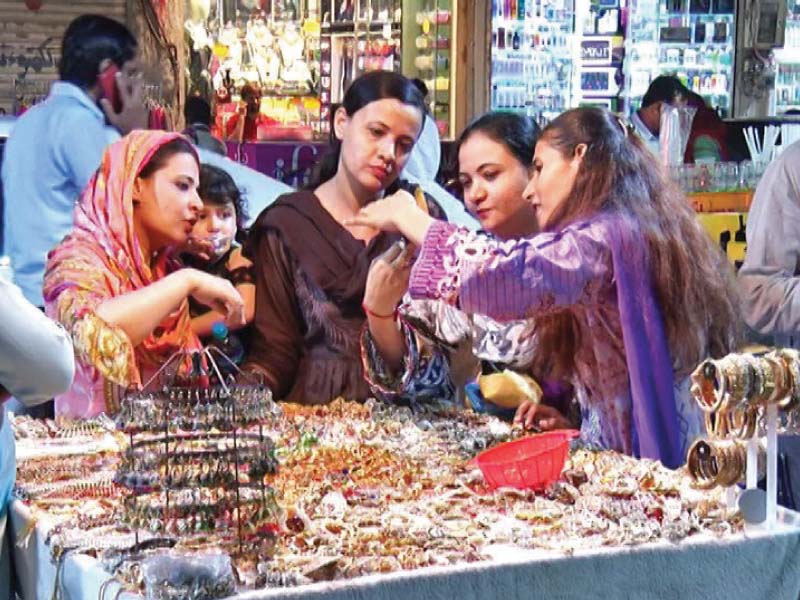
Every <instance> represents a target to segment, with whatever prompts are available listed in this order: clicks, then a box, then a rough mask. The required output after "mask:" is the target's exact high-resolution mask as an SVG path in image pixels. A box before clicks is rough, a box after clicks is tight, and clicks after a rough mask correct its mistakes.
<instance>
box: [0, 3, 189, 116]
mask: <svg viewBox="0 0 800 600" xmlns="http://www.w3.org/2000/svg"><path fill="white" fill-rule="evenodd" d="M88 13H95V14H102V15H105V16H107V17H111V18H113V19H116V20H118V21H120V22H122V23H125V24H126V25H127V26H128V27H130V28H131V30H132V31H133V33H134V35H136V37H137V39H138V40H139V47H140V49H141V62H142V65H143V67H144V71H143V74H144V78H145V81H146V82H147V83H148V84H151V85H152V86H154V87H153V88H152V89H153V92H152V94H151V95H152V100H153V101H154V102H157V103H159V104H161V105H162V106H164V107H165V108H167V109H168V112H169V113H170V116H171V118H172V119H173V122H174V123H175V125H176V126H181V125H182V123H181V119H180V114H179V113H180V111H179V110H176V107H179V106H181V105H182V98H183V76H182V72H181V70H182V68H183V67H182V62H181V61H182V60H183V59H182V57H183V52H184V47H183V28H182V27H183V25H182V24H183V20H184V9H183V2H174V1H169V2H167V1H166V0H14V1H11V0H2V1H0V114H8V115H13V114H15V112H17V111H18V109H19V108H20V107H24V106H30V105H32V104H34V103H36V102H38V101H40V100H41V99H42V98H44V97H45V96H46V95H47V92H48V90H49V87H50V84H51V83H52V82H53V81H55V80H56V79H58V61H59V58H60V53H61V38H62V36H63V34H64V30H65V29H66V28H67V25H68V24H69V23H70V21H72V20H73V19H74V18H75V17H78V16H80V15H83V14H88ZM148 16H149V17H150V18H148ZM172 57H174V59H173V58H172ZM176 82H177V83H176Z"/></svg>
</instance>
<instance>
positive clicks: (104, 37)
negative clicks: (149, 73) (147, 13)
mask: <svg viewBox="0 0 800 600" xmlns="http://www.w3.org/2000/svg"><path fill="white" fill-rule="evenodd" d="M136 48H137V43H136V38H135V37H133V34H132V33H131V32H130V30H129V29H128V28H127V27H125V25H123V24H122V23H120V22H119V21H115V20H114V19H110V18H108V17H104V16H102V15H81V16H80V17H77V18H76V19H74V20H73V21H72V22H71V23H70V24H69V25H68V26H67V29H66V31H65V32H64V37H63V39H62V41H61V60H60V61H59V63H58V76H59V78H60V79H61V80H62V81H68V82H70V83H74V84H75V85H77V86H80V87H82V88H90V87H92V86H94V85H95V83H96V82H97V75H98V72H99V70H100V63H101V62H103V61H104V60H105V59H109V60H111V62H113V63H114V64H115V65H117V67H118V68H122V65H124V64H125V63H126V62H128V61H129V60H131V59H133V57H134V56H136Z"/></svg>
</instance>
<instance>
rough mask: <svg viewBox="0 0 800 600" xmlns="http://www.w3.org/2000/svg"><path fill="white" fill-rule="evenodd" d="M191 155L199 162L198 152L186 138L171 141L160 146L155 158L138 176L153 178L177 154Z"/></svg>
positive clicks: (148, 162)
mask: <svg viewBox="0 0 800 600" xmlns="http://www.w3.org/2000/svg"><path fill="white" fill-rule="evenodd" d="M183 153H185V154H191V155H192V156H193V157H194V159H195V160H196V161H197V152H196V151H195V149H194V146H192V143H191V142H190V141H189V140H188V139H187V138H185V137H178V138H175V139H174V140H170V141H169V142H167V143H166V144H164V145H163V146H160V147H159V148H158V150H156V151H155V152H153V156H151V157H150V160H148V161H147V163H146V164H145V165H144V166H143V167H142V168H141V169H139V173H138V176H139V177H141V178H142V179H147V178H148V177H151V176H152V175H153V173H155V172H156V171H159V170H161V169H163V168H164V166H165V165H166V164H167V161H169V159H170V158H172V157H173V156H175V155H176V154H183ZM197 164H198V167H199V166H200V161H197Z"/></svg>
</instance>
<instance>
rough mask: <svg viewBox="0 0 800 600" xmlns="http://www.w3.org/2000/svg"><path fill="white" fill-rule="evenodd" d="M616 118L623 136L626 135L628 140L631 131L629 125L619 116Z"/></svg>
mask: <svg viewBox="0 0 800 600" xmlns="http://www.w3.org/2000/svg"><path fill="white" fill-rule="evenodd" d="M616 118H617V123H619V126H620V129H622V135H624V136H625V137H626V138H627V137H628V129H629V128H628V125H627V123H625V121H624V120H623V119H622V117H620V116H619V115H617V116H616Z"/></svg>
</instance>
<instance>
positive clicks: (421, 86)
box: [411, 77, 429, 98]
mask: <svg viewBox="0 0 800 600" xmlns="http://www.w3.org/2000/svg"><path fill="white" fill-rule="evenodd" d="M411 83H413V84H414V85H415V86H417V89H418V90H419V92H420V94H422V97H423V98H427V97H428V93H429V90H428V86H427V85H425V82H424V81H422V79H420V78H419V77H414V79H412V80H411Z"/></svg>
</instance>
